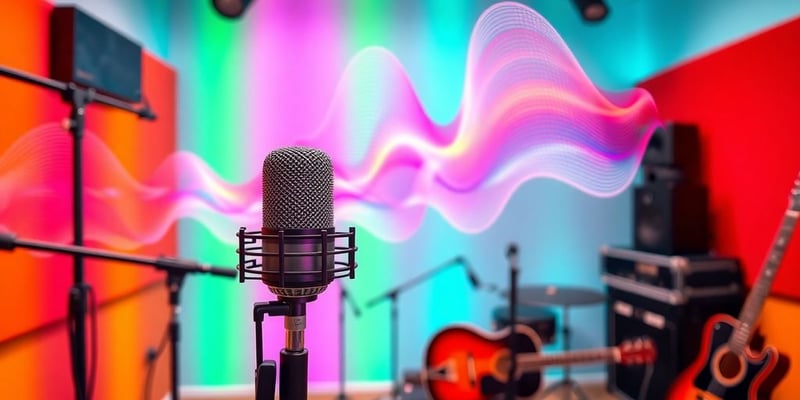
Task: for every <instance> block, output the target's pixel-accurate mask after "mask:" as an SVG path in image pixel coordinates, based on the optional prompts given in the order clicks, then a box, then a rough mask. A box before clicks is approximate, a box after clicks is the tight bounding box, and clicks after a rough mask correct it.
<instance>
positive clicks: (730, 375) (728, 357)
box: [719, 352, 742, 379]
mask: <svg viewBox="0 0 800 400" xmlns="http://www.w3.org/2000/svg"><path fill="white" fill-rule="evenodd" d="M741 371H742V361H741V359H739V356H737V355H736V354H733V353H731V352H727V353H725V354H723V355H722V357H721V358H720V359H719V374H720V375H721V376H722V377H723V378H726V379H734V378H736V376H738V375H739V373H740V372H741Z"/></svg>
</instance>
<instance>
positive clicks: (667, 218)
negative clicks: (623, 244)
mask: <svg viewBox="0 0 800 400" xmlns="http://www.w3.org/2000/svg"><path fill="white" fill-rule="evenodd" d="M633 221H634V229H633V235H634V240H633V242H634V247H635V248H636V250H640V251H647V252H652V253H659V254H700V253H706V252H708V250H709V245H710V243H709V242H710V237H709V227H708V225H709V220H708V190H707V189H706V188H705V187H704V186H701V185H695V184H689V183H680V184H669V183H651V184H646V185H644V186H641V187H637V188H636V189H635V190H634V215H633Z"/></svg>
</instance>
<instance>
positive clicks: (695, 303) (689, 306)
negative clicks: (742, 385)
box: [607, 287, 742, 400]
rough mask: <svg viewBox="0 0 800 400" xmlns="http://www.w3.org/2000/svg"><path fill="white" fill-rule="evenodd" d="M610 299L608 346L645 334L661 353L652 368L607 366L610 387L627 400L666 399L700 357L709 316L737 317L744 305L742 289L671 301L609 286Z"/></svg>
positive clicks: (612, 391) (608, 297)
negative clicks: (673, 385)
mask: <svg viewBox="0 0 800 400" xmlns="http://www.w3.org/2000/svg"><path fill="white" fill-rule="evenodd" d="M607 299H608V300H607V301H608V344H609V345H610V346H616V345H618V344H619V343H621V342H623V341H625V340H629V339H632V338H640V337H643V336H647V337H649V338H651V339H652V340H653V342H654V343H655V345H656V352H657V354H658V357H657V358H656V362H655V363H654V364H652V366H650V367H648V366H643V365H621V364H616V363H615V364H609V365H608V391H609V392H611V393H614V394H617V395H619V396H620V397H621V398H622V399H627V400H632V399H636V400H639V399H647V400H664V399H666V397H667V392H668V390H669V388H670V387H671V386H672V384H673V383H674V381H675V379H676V378H677V376H678V374H679V373H680V372H681V371H683V370H684V369H685V368H686V367H688V366H689V364H691V363H692V361H694V359H695V358H696V357H697V354H698V352H699V349H700V343H701V340H702V333H703V327H704V326H705V322H706V320H707V319H708V318H709V317H710V316H712V315H714V314H719V313H723V314H732V315H736V314H738V312H739V309H740V308H741V305H742V295H741V294H740V293H737V294H726V295H722V296H706V297H697V298H690V299H689V300H688V301H687V302H686V303H685V304H669V303H664V302H661V301H658V300H654V299H652V298H649V297H646V296H642V295H640V294H636V293H632V292H628V291H624V290H620V289H615V288H611V287H609V288H608V296H607ZM648 368H650V369H649V370H648Z"/></svg>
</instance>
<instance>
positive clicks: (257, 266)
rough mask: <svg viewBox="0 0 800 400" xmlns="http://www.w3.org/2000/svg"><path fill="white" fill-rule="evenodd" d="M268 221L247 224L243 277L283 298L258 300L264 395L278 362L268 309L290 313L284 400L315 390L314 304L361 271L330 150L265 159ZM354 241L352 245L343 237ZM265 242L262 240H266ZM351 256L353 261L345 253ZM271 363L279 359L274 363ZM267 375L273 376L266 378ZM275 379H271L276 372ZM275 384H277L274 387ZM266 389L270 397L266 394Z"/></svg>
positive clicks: (293, 150)
mask: <svg viewBox="0 0 800 400" xmlns="http://www.w3.org/2000/svg"><path fill="white" fill-rule="evenodd" d="M263 186H264V193H263V221H262V227H261V230H260V231H258V232H246V231H245V229H244V228H240V229H239V234H238V235H237V236H238V237H239V250H238V253H239V265H238V266H237V268H238V270H239V281H240V282H244V281H245V279H258V280H260V281H261V282H263V283H264V284H265V285H266V286H267V288H268V289H269V291H270V292H272V293H274V294H275V295H276V296H277V297H278V301H274V302H266V303H256V304H255V305H254V314H253V315H254V320H255V321H256V365H257V372H256V398H257V399H259V400H261V399H265V398H270V397H269V396H268V395H266V393H268V392H269V391H270V388H274V383H273V384H272V386H270V384H269V381H272V382H274V372H273V371H274V362H271V361H268V360H267V361H265V360H263V359H262V356H263V351H262V342H261V322H262V321H263V315H264V314H269V315H282V316H283V317H284V326H285V328H286V342H285V348H283V349H282V350H281V353H280V367H279V382H280V385H279V386H280V393H279V394H280V396H279V397H280V398H281V399H305V398H307V395H308V349H306V348H305V336H304V335H305V328H306V303H308V302H310V301H314V300H316V298H317V296H318V295H319V294H320V293H322V292H324V291H325V289H326V288H327V287H328V284H330V283H331V281H333V280H334V279H337V278H344V277H348V278H350V279H353V278H355V268H356V263H355V252H356V250H357V248H356V246H355V228H350V230H349V231H348V232H336V231H335V230H334V226H333V221H334V219H333V167H332V163H331V160H330V158H329V157H328V155H327V154H325V153H324V152H322V151H320V150H317V149H313V148H307V147H284V148H280V149H277V150H274V151H272V152H270V153H269V155H267V157H266V158H265V159H264V171H263ZM337 240H338V241H339V242H341V241H342V240H346V244H344V245H342V244H341V243H340V244H337ZM259 242H260V243H259ZM344 255H346V256H347V261H342V260H337V256H344ZM270 363H271V364H270ZM262 376H266V377H267V378H266V379H260V377H262ZM270 376H271V377H272V378H269V377H270ZM272 391H274V390H272ZM262 395H263V396H262Z"/></svg>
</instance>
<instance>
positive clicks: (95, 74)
mask: <svg viewBox="0 0 800 400" xmlns="http://www.w3.org/2000/svg"><path fill="white" fill-rule="evenodd" d="M50 75H51V77H52V78H53V79H56V80H59V81H64V82H74V83H76V84H78V85H80V86H84V87H89V88H93V89H96V90H97V91H99V92H102V93H104V94H107V95H109V96H114V97H117V98H119V99H122V100H125V101H130V102H139V101H141V98H142V48H141V46H140V45H139V44H137V43H135V42H133V41H132V40H130V39H128V38H126V37H125V36H123V35H121V34H120V33H118V32H117V31H115V30H113V29H111V28H109V27H108V26H106V25H105V24H103V23H102V22H100V21H98V20H97V19H95V18H94V17H92V16H91V15H89V14H87V13H86V12H84V11H82V10H81V9H79V8H77V7H75V6H58V7H55V9H53V13H52V15H51V18H50Z"/></svg>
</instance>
